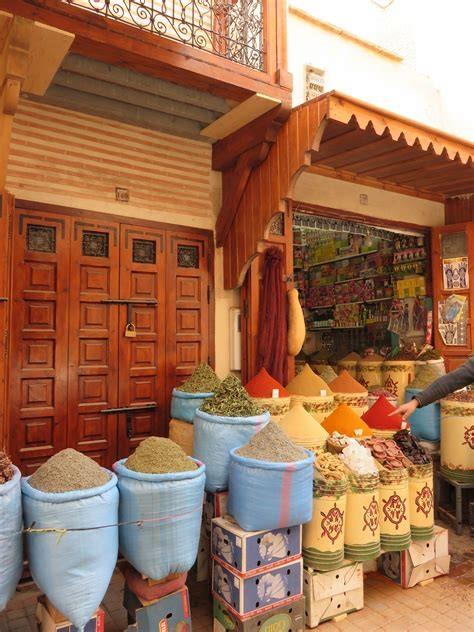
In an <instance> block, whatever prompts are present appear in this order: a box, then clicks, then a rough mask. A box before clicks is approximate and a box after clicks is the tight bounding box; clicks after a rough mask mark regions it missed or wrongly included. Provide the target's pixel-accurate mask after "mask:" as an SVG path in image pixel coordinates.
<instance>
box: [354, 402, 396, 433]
mask: <svg viewBox="0 0 474 632" xmlns="http://www.w3.org/2000/svg"><path fill="white" fill-rule="evenodd" d="M395 410H396V408H395V407H394V406H393V405H392V404H391V403H390V402H389V401H388V399H387V398H386V397H384V396H383V395H382V396H380V397H379V398H378V400H377V401H376V402H375V404H374V405H373V406H372V408H369V410H368V411H367V412H366V413H364V414H363V415H362V419H363V420H364V421H365V422H366V423H367V424H368V426H369V427H370V428H371V429H372V430H373V431H374V432H373V433H374V435H376V436H379V437H383V438H391V437H392V436H393V433H394V432H396V431H397V430H400V429H401V428H403V426H404V422H403V419H402V417H401V416H400V415H399V414H394V415H392V413H395Z"/></svg>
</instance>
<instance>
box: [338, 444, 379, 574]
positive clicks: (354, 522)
mask: <svg viewBox="0 0 474 632" xmlns="http://www.w3.org/2000/svg"><path fill="white" fill-rule="evenodd" d="M353 441H354V440H353ZM355 443H357V442H354V443H351V445H350V446H348V447H347V448H345V449H344V453H343V455H341V459H343V460H344V462H345V464H346V465H347V469H348V485H347V493H346V520H345V529H344V556H345V557H346V558H347V559H348V560H352V561H354V562H365V561H367V560H373V559H375V558H376V557H378V556H379V555H380V518H381V516H380V504H379V490H378V488H379V482H380V481H379V474H378V469H377V466H376V464H375V462H374V460H373V459H372V457H371V456H370V453H369V451H368V450H367V451H366V454H365V455H364V456H361V451H362V450H366V449H365V448H364V447H363V446H361V445H360V444H357V446H356V445H355ZM367 453H368V454H367ZM370 460H371V461H370ZM351 465H354V466H355V467H356V468H357V469H352V467H351ZM374 468H375V469H374Z"/></svg>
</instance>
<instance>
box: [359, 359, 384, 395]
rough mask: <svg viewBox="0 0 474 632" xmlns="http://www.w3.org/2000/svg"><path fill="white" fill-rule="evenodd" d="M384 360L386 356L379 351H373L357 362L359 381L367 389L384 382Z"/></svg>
mask: <svg viewBox="0 0 474 632" xmlns="http://www.w3.org/2000/svg"><path fill="white" fill-rule="evenodd" d="M383 361H384V358H383V357H382V356H381V355H378V354H377V353H371V354H369V355H366V356H364V357H363V358H361V359H360V360H359V362H358V363H357V370H356V377H357V380H358V382H359V383H360V384H362V386H365V388H367V389H370V387H371V386H378V385H379V384H382V363H383Z"/></svg>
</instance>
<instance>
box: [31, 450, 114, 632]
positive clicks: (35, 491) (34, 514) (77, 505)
mask: <svg viewBox="0 0 474 632" xmlns="http://www.w3.org/2000/svg"><path fill="white" fill-rule="evenodd" d="M103 476H106V478H107V482H106V483H105V484H99V486H96V487H91V485H94V482H93V481H94V480H96V481H100V480H102V477H103ZM87 485H88V487H87ZM64 488H67V489H69V490H71V491H64V492H61V491H41V489H50V490H59V489H64ZM21 489H22V492H23V511H24V522H25V526H26V527H31V525H34V529H31V530H30V531H29V532H28V533H27V536H26V542H27V546H28V561H29V565H30V570H31V574H32V576H33V579H34V581H35V583H36V585H37V586H38V588H39V589H40V590H41V591H43V592H44V593H45V594H46V596H47V598H48V599H49V601H51V603H52V604H53V606H54V607H55V608H57V610H59V611H60V612H61V613H62V614H63V615H64V616H65V617H66V619H68V620H69V621H71V622H72V623H73V624H74V625H75V626H76V627H78V628H79V629H82V626H84V625H85V624H86V623H87V622H88V621H89V619H90V618H91V617H92V616H93V615H94V613H95V611H96V610H97V608H98V607H99V605H100V603H101V601H102V599H103V598H104V595H105V593H106V591H107V588H108V586H109V583H110V579H111V577H112V573H113V571H114V569H115V565H116V563H117V555H118V526H117V524H118V505H119V494H118V490H117V477H116V476H115V474H113V473H112V472H108V471H107V470H104V469H103V468H101V467H100V466H99V465H98V464H97V463H95V461H93V460H92V459H90V458H89V457H87V456H85V455H83V454H80V453H79V452H76V451H75V450H71V449H68V450H62V451H61V452H58V453H57V454H56V455H54V456H53V457H51V458H50V459H49V461H47V462H46V463H45V464H43V465H41V466H40V468H39V469H38V470H37V471H36V472H35V474H33V475H32V476H30V477H27V478H23V479H22V481H21ZM43 529H45V531H42V530H43Z"/></svg>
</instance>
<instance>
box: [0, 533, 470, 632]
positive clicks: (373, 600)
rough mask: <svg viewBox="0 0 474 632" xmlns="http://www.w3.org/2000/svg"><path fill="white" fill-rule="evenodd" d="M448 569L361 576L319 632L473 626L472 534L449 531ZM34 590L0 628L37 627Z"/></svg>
mask: <svg viewBox="0 0 474 632" xmlns="http://www.w3.org/2000/svg"><path fill="white" fill-rule="evenodd" d="M449 535H450V553H451V555H452V558H451V572H450V574H449V576H445V577H439V578H437V579H435V581H434V582H433V583H431V584H429V585H427V586H424V587H421V586H415V587H414V588H410V589H408V590H403V589H402V588H400V587H399V586H397V585H396V584H394V583H393V582H392V581H390V580H389V579H387V578H385V577H383V576H382V575H379V574H378V573H370V574H369V575H367V577H366V581H365V607H364V609H363V610H361V611H359V612H355V613H353V614H351V615H349V616H348V617H347V618H346V619H345V620H343V621H340V622H339V623H334V622H328V623H324V624H322V625H321V626H319V630H321V632H331V631H337V630H353V631H354V632H357V631H358V630H364V632H372V631H374V630H377V631H386V632H405V631H408V632H443V631H446V630H456V631H457V632H469V631H473V632H474V539H473V538H471V537H470V536H469V534H468V531H467V529H466V530H465V532H464V533H463V535H461V536H456V535H455V534H454V533H453V532H452V531H450V534H449ZM190 589H191V610H192V617H193V632H212V618H211V600H210V596H209V593H208V588H207V583H206V582H202V583H200V584H192V582H191V583H190ZM122 591H123V577H122V575H121V573H120V572H119V571H118V570H116V571H115V573H114V576H113V579H112V582H111V584H110V588H109V590H108V592H107V595H106V597H105V599H104V603H103V607H104V610H105V613H106V623H105V630H106V632H123V630H124V629H125V628H126V614H125V610H124V609H123V607H122ZM38 594H39V593H38V591H37V590H36V589H35V587H34V586H29V587H25V588H22V589H20V590H19V591H18V593H17V594H16V595H15V597H14V598H13V599H12V600H11V601H10V603H9V605H8V608H7V610H6V611H4V612H3V613H1V614H0V632H37V628H36V622H35V615H34V613H35V607H36V599H37V597H38Z"/></svg>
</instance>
